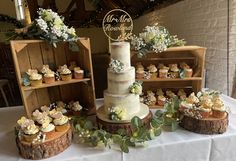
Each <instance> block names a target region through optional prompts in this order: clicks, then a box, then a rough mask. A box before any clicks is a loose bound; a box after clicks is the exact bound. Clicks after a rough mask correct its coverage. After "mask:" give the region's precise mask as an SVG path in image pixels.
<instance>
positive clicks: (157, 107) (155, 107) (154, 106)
mask: <svg viewBox="0 0 236 161" xmlns="http://www.w3.org/2000/svg"><path fill="white" fill-rule="evenodd" d="M148 107H149V108H150V109H163V108H164V106H159V105H153V106H148Z"/></svg>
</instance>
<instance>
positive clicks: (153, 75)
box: [147, 64, 157, 79]
mask: <svg viewBox="0 0 236 161" xmlns="http://www.w3.org/2000/svg"><path fill="white" fill-rule="evenodd" d="M147 69H148V71H149V72H150V73H151V79H156V78H157V68H156V66H155V65H153V64H150V65H149V66H148V67H147Z"/></svg>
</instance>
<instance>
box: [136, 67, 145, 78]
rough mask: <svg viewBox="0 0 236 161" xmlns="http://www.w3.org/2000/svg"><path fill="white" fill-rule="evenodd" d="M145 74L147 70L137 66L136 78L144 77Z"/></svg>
mask: <svg viewBox="0 0 236 161" xmlns="http://www.w3.org/2000/svg"><path fill="white" fill-rule="evenodd" d="M144 75H145V71H144V69H143V68H137V69H136V78H137V79H143V78H144Z"/></svg>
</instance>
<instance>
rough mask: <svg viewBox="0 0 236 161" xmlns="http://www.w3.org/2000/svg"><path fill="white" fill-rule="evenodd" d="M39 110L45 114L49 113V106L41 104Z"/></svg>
mask: <svg viewBox="0 0 236 161" xmlns="http://www.w3.org/2000/svg"><path fill="white" fill-rule="evenodd" d="M40 110H41V111H42V112H45V113H47V114H49V112H50V108H49V107H48V106H46V105H44V106H41V107H40Z"/></svg>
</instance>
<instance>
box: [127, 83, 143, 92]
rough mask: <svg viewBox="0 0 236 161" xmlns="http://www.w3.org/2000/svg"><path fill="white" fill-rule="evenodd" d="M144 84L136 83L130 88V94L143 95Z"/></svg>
mask: <svg viewBox="0 0 236 161" xmlns="http://www.w3.org/2000/svg"><path fill="white" fill-rule="evenodd" d="M142 90H143V88H142V83H141V82H134V83H133V84H132V85H131V86H130V87H129V91H130V93H133V94H137V95H141V94H142Z"/></svg>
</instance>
